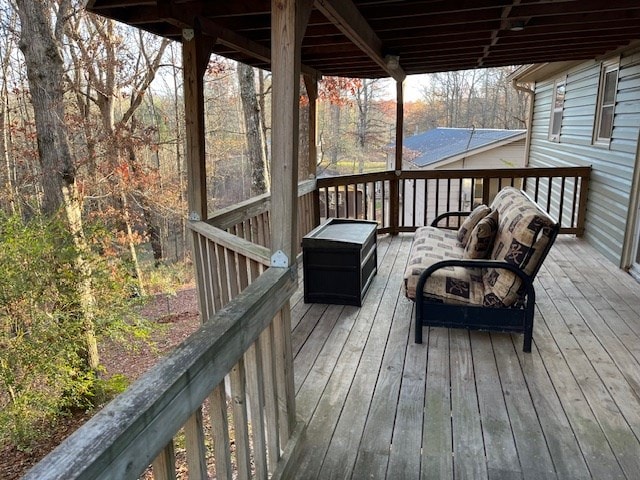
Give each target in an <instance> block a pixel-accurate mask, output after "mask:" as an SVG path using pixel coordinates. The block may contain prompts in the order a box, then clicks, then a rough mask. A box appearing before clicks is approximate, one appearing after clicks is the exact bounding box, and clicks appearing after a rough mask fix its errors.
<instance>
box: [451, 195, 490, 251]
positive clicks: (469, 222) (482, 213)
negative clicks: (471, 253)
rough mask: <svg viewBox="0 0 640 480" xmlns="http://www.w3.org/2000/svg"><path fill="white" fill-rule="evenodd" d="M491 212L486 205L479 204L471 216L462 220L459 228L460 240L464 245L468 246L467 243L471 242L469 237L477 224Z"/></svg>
mask: <svg viewBox="0 0 640 480" xmlns="http://www.w3.org/2000/svg"><path fill="white" fill-rule="evenodd" d="M489 212H491V209H490V208H489V207H487V206H486V205H478V206H477V207H476V208H474V209H473V211H472V212H471V213H470V214H469V216H468V217H467V218H465V220H464V222H462V225H460V229H459V230H458V241H459V242H460V243H461V244H462V246H463V247H466V246H467V243H469V237H470V236H471V232H472V231H473V229H474V228H475V226H476V225H477V224H478V222H479V221H480V220H482V219H483V218H484V217H486V216H487V215H489Z"/></svg>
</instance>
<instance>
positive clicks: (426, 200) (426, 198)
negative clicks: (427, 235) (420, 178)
mask: <svg viewBox="0 0 640 480" xmlns="http://www.w3.org/2000/svg"><path fill="white" fill-rule="evenodd" d="M428 188H429V179H427V178H425V179H424V206H423V207H422V208H424V214H423V215H424V221H423V223H422V224H423V225H425V226H426V225H429V224H428V223H427V219H428V216H429V191H428Z"/></svg>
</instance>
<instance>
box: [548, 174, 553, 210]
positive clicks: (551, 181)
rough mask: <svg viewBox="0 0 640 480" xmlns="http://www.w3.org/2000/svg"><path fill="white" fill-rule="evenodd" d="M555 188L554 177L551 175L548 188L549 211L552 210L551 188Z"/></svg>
mask: <svg viewBox="0 0 640 480" xmlns="http://www.w3.org/2000/svg"><path fill="white" fill-rule="evenodd" d="M552 189H553V177H549V180H548V188H547V213H549V212H551V190H552Z"/></svg>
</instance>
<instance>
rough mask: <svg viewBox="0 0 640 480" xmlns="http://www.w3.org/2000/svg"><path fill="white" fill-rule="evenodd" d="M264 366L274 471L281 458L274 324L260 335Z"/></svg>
mask: <svg viewBox="0 0 640 480" xmlns="http://www.w3.org/2000/svg"><path fill="white" fill-rule="evenodd" d="M258 341H259V342H260V343H261V346H262V348H261V353H262V368H263V369H264V375H263V378H264V404H265V415H266V423H267V460H268V461H269V469H270V470H271V471H272V472H273V471H274V470H275V468H276V465H277V464H278V460H280V432H279V425H280V422H279V421H278V394H277V391H276V378H275V356H274V350H273V325H269V326H268V327H267V328H266V329H265V330H264V332H262V334H261V335H260V338H259V340H258Z"/></svg>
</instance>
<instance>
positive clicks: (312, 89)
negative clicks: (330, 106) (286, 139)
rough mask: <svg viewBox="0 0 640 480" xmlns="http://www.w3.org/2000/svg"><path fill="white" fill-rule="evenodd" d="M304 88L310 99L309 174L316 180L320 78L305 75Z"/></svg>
mask: <svg viewBox="0 0 640 480" xmlns="http://www.w3.org/2000/svg"><path fill="white" fill-rule="evenodd" d="M303 78H304V86H305V88H306V90H307V96H308V97H309V158H308V164H307V174H308V177H309V178H315V176H316V167H317V164H318V77H317V76H311V75H304V77H303Z"/></svg>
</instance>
